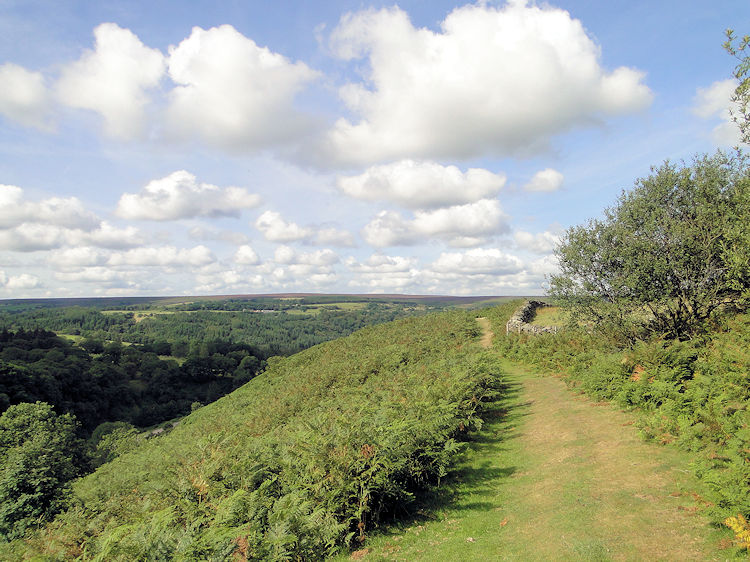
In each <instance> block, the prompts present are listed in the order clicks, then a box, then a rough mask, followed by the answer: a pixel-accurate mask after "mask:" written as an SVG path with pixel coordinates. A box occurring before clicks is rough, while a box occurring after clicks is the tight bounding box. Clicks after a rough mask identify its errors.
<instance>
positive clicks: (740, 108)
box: [724, 29, 750, 144]
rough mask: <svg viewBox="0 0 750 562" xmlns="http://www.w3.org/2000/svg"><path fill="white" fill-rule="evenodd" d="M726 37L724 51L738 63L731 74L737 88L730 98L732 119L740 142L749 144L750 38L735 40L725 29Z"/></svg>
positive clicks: (746, 36)
mask: <svg viewBox="0 0 750 562" xmlns="http://www.w3.org/2000/svg"><path fill="white" fill-rule="evenodd" d="M726 35H727V40H726V42H725V43H724V49H726V51H727V52H728V53H729V54H730V55H732V56H733V57H735V58H736V59H737V61H738V62H737V66H736V67H735V68H734V73H733V74H734V78H735V79H736V80H737V88H736V89H735V91H734V95H733V96H732V101H733V102H734V103H735V107H736V109H735V110H733V111H732V119H733V120H734V122H735V123H736V124H737V126H738V127H739V129H740V135H741V139H742V142H743V143H745V144H750V36H748V35H745V36H744V37H743V38H742V39H737V37H736V36H735V34H734V31H733V30H732V29H727V31H726Z"/></svg>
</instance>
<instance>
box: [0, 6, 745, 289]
mask: <svg viewBox="0 0 750 562" xmlns="http://www.w3.org/2000/svg"><path fill="white" fill-rule="evenodd" d="M727 28H733V29H735V30H736V31H737V33H738V34H739V35H743V34H746V33H750V2H747V1H746V0H737V1H721V0H720V1H718V2H684V1H682V0H681V1H676V0H660V1H656V2H654V1H653V0H648V1H646V0H612V1H608V2H591V1H589V0H570V1H568V0H559V1H555V2H549V3H547V2H533V1H528V2H525V1H522V0H513V1H509V2H502V1H484V2H478V3H468V4H463V3H456V2H447V1H443V0H432V1H429V2H426V1H417V0H411V1H402V2H399V3H398V4H394V3H391V2H380V1H372V2H367V1H365V0H361V1H349V0H343V1H338V2H334V1H330V2H326V1H317V2H309V1H304V0H278V1H276V2H273V3H271V2H265V1H262V2H261V1H249V0H248V1H240V0H233V1H221V0H218V1H214V0H212V1H210V2H209V1H203V0H195V1H190V2H185V1H184V0H183V1H169V0H164V1H158V2H152V1H151V2H135V1H117V0H109V1H108V2H82V1H68V0H54V1H46V0H40V1H36V0H0V298H26V297H90V296H138V295H146V296H161V295H209V294H214V295H220V294H226V295H228V294H254V293H279V292H313V293H406V294H442V295H447V294H452V295H539V294H543V293H544V291H545V287H546V283H547V279H548V277H549V275H552V274H554V273H555V271H556V263H555V257H554V253H553V251H554V247H555V245H556V244H557V243H559V241H560V237H561V235H562V234H563V233H564V231H565V229H567V228H569V227H571V226H575V225H578V224H582V223H585V222H586V221H588V220H589V219H591V218H595V217H598V216H600V215H601V213H602V212H603V210H604V209H605V208H606V207H608V206H611V205H613V204H615V203H616V200H617V197H618V196H619V194H620V193H621V192H622V191H623V190H625V189H630V188H632V187H633V185H634V184H635V182H636V181H637V179H638V178H640V177H644V176H647V175H648V174H649V173H650V169H651V167H652V166H658V165H660V164H661V163H663V162H664V161H665V160H670V161H673V162H679V161H683V160H684V161H685V162H689V161H690V159H691V158H692V157H693V156H694V155H696V154H699V153H705V152H713V151H715V150H717V149H720V148H723V149H728V148H731V147H732V146H735V145H737V143H738V133H737V131H736V127H735V126H734V124H733V123H732V122H731V118H730V115H729V109H730V97H731V94H732V91H733V89H734V87H735V86H736V84H735V83H734V82H733V81H732V71H733V69H734V66H735V63H736V61H735V60H734V59H732V57H730V56H729V55H728V54H727V53H726V52H725V51H724V50H723V49H722V43H723V41H724V40H725V37H724V31H725V29H727Z"/></svg>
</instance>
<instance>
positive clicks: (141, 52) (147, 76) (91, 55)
mask: <svg viewBox="0 0 750 562" xmlns="http://www.w3.org/2000/svg"><path fill="white" fill-rule="evenodd" d="M94 37H95V39H96V44H95V47H94V50H93V51H92V50H87V51H86V52H84V54H83V55H82V56H81V58H80V59H79V60H77V61H75V62H73V63H70V64H68V65H67V66H65V67H63V69H62V73H61V76H60V80H59V82H58V84H57V88H58V94H59V97H60V100H61V101H62V102H63V103H64V104H66V105H69V106H71V107H76V108H81V109H88V110H91V111H95V112H97V113H99V114H100V115H101V116H102V118H103V119H104V129H105V132H106V133H107V134H108V135H110V136H113V137H117V138H123V139H131V138H134V137H137V136H139V135H140V134H142V132H143V130H144V126H145V117H146V114H145V108H146V106H147V104H148V102H149V94H148V91H149V90H150V89H153V88H156V86H158V85H159V82H160V80H161V78H162V76H163V75H164V69H165V61H164V55H163V54H162V53H161V52H160V51H159V50H158V49H151V48H148V47H146V46H145V45H144V44H143V43H141V41H140V39H138V37H137V36H136V35H135V34H134V33H133V32H132V31H130V30H129V29H123V28H121V27H119V26H118V25H117V24H114V23H103V24H101V25H99V26H97V27H96V29H94Z"/></svg>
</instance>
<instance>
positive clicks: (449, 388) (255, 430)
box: [0, 311, 497, 560]
mask: <svg viewBox="0 0 750 562" xmlns="http://www.w3.org/2000/svg"><path fill="white" fill-rule="evenodd" d="M477 335H478V328H477V325H476V322H475V321H474V316H473V315H471V314H469V313H466V312H460V311H456V312H449V313H443V314H441V315H437V316H434V315H433V316H429V317H425V318H415V319H405V320H401V321H399V322H397V323H395V324H390V325H388V326H382V327H381V326H378V327H372V328H366V329H364V330H361V331H359V332H357V333H356V334H354V335H352V336H350V337H349V338H345V339H340V340H336V341H333V342H329V343H326V344H323V345H320V346H316V347H313V348H311V349H309V350H307V351H304V352H302V353H299V354H297V355H294V356H292V357H290V358H287V359H283V360H281V359H275V360H272V361H269V367H268V369H267V370H266V371H265V372H264V373H263V374H261V375H259V376H258V377H256V378H255V379H253V380H252V381H251V382H250V383H249V384H247V385H245V386H243V387H242V388H240V389H239V390H237V391H235V392H233V393H232V394H230V395H228V396H226V397H224V398H222V399H220V400H218V401H217V402H214V403H213V404H210V405H207V406H204V407H201V408H198V409H197V410H196V411H194V412H193V413H192V414H191V415H190V416H188V417H187V418H186V419H185V420H183V422H182V423H181V424H180V425H179V426H178V427H176V428H175V429H174V430H173V431H172V432H170V433H169V434H167V435H164V436H163V437H160V438H158V439H155V440H149V441H146V442H142V443H141V444H140V445H137V446H136V447H135V449H132V450H131V451H130V452H127V453H125V454H122V455H120V456H118V457H117V458H115V459H114V460H112V461H111V462H109V463H107V464H104V465H103V466H101V467H100V468H99V469H98V470H97V471H96V472H95V473H93V474H91V475H89V476H87V477H84V478H83V479H81V480H79V481H77V482H75V484H74V486H73V493H72V496H71V497H70V498H69V499H68V501H69V505H70V507H69V509H68V510H67V511H65V512H64V513H62V514H61V515H59V516H58V518H57V519H56V520H55V521H54V522H53V523H52V524H50V525H48V526H47V527H46V528H45V529H43V530H41V531H39V532H37V533H36V534H33V535H29V536H28V537H27V539H26V540H25V541H22V540H18V539H17V540H15V541H12V542H11V543H8V544H6V545H5V546H4V547H0V557H3V558H5V559H14V558H16V557H20V556H22V553H24V554H23V556H34V555H39V556H42V557H46V558H50V559H70V558H75V557H78V556H81V555H83V554H84V552H85V557H86V558H93V559H100V560H137V559H143V558H144V557H148V558H152V559H153V558H162V559H167V558H182V559H210V558H214V557H215V558H219V559H221V558H226V557H229V556H235V557H237V558H240V559H244V558H253V559H267V560H282V559H284V560H286V559H315V558H319V557H322V556H324V555H326V554H331V553H333V552H334V551H336V549H337V548H340V547H342V546H346V545H349V544H352V543H358V542H359V541H361V540H362V539H363V538H364V537H365V536H366V534H367V533H368V532H369V531H370V530H371V529H372V528H373V527H374V526H376V525H377V524H378V523H379V522H380V521H383V520H384V519H386V518H387V517H389V516H390V515H391V514H393V513H394V512H397V511H398V510H400V509H401V508H402V506H404V505H407V504H408V503H409V502H411V501H413V499H414V497H415V494H416V493H417V492H418V491H419V490H424V489H427V488H429V487H431V486H434V485H436V484H437V483H438V482H439V481H440V480H441V479H442V478H444V477H445V476H446V474H447V473H448V471H449V470H450V468H451V466H453V463H454V462H455V460H456V458H457V455H458V454H459V452H460V451H461V450H462V448H463V445H462V443H461V441H462V436H463V435H465V434H466V432H467V431H468V430H470V429H476V428H478V427H480V425H481V417H480V416H481V414H482V411H483V408H484V405H485V403H486V402H487V401H488V400H490V399H491V398H492V397H493V396H494V395H495V387H496V385H497V369H496V364H495V361H494V359H493V358H492V357H490V356H488V355H485V354H483V353H482V352H481V351H480V348H479V346H478V345H477V344H476V343H475V340H476V337H477Z"/></svg>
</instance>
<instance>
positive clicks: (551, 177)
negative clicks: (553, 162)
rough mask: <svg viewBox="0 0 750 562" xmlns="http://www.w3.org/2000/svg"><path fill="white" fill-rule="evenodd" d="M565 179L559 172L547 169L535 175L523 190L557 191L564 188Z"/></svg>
mask: <svg viewBox="0 0 750 562" xmlns="http://www.w3.org/2000/svg"><path fill="white" fill-rule="evenodd" d="M563 179H564V178H563V175H562V174H561V173H560V172H558V171H557V170H553V169H552V168H545V169H544V170H540V171H538V172H537V173H536V174H534V176H533V177H532V178H531V180H529V183H527V184H526V185H524V186H523V188H524V189H525V190H526V191H557V190H558V189H560V188H561V187H562V184H563Z"/></svg>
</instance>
